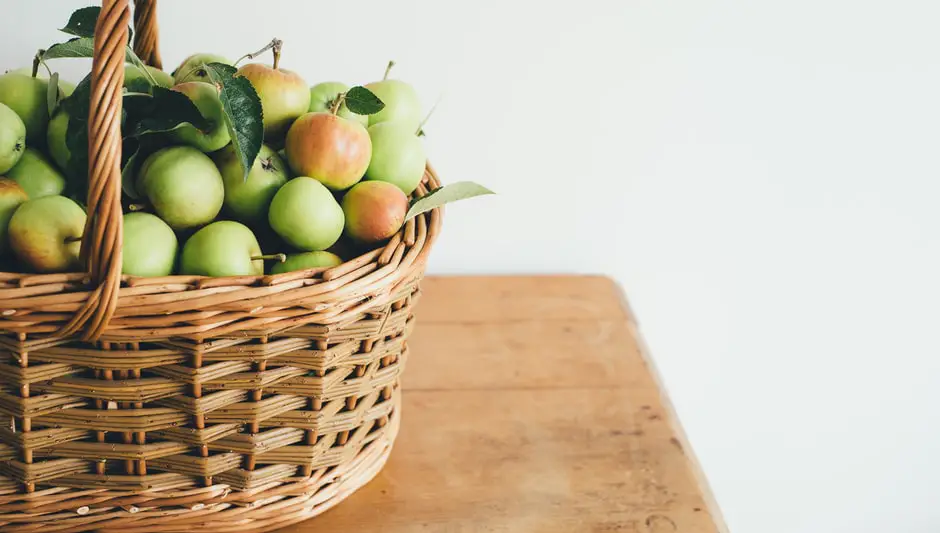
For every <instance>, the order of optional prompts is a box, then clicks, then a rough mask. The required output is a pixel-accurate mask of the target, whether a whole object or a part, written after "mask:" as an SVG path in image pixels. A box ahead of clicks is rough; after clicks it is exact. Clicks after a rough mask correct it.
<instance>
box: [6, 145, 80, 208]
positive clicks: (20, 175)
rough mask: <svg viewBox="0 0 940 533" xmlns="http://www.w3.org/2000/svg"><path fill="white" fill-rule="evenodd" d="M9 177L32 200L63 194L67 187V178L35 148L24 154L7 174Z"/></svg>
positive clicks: (27, 150) (28, 149)
mask: <svg viewBox="0 0 940 533" xmlns="http://www.w3.org/2000/svg"><path fill="white" fill-rule="evenodd" d="M7 177H8V178H10V179H11V180H13V181H15V182H16V183H18V184H19V185H20V187H22V188H23V190H24V191H26V194H28V195H29V198H30V200H35V199H36V198H42V197H43V196H55V195H59V194H62V191H64V190H65V185H66V181H65V176H63V175H62V173H61V172H59V170H58V169H57V168H56V167H55V165H53V164H52V162H50V161H49V160H48V159H46V156H44V155H42V152H40V151H39V150H36V149H34V148H27V149H26V150H25V151H24V152H23V157H21V158H20V162H19V163H17V164H16V166H15V167H13V168H12V169H10V170H9V171H8V172H7Z"/></svg>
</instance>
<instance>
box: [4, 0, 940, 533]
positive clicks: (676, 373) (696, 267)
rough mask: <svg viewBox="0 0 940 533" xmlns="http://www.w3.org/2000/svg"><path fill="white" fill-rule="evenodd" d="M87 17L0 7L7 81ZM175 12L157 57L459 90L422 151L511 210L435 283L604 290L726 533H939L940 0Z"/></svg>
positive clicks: (472, 218)
mask: <svg viewBox="0 0 940 533" xmlns="http://www.w3.org/2000/svg"><path fill="white" fill-rule="evenodd" d="M88 3H93V2H89V1H84V2H80V1H51V0H43V1H40V0H30V1H26V0H20V1H18V2H4V5H3V7H4V16H3V18H2V20H0V51H2V52H0V58H2V60H3V65H0V67H6V68H12V67H20V66H26V65H27V64H28V63H29V60H30V58H31V56H32V53H33V51H34V50H35V49H36V48H39V47H41V46H44V45H48V44H49V43H51V42H53V40H54V39H57V38H59V37H58V34H57V33H56V32H55V31H54V28H57V27H60V26H61V25H63V24H64V22H65V20H66V19H67V17H68V14H69V13H70V11H71V8H73V7H78V6H81V5H86V4H88ZM13 6H16V7H13ZM160 7H161V12H160V22H161V25H162V29H163V46H162V49H163V54H164V58H165V60H166V63H167V67H168V68H172V67H174V66H175V65H176V64H177V63H178V62H179V61H180V60H181V59H182V58H183V57H184V56H185V55H187V54H188V53H191V52H194V51H212V52H221V53H224V54H226V55H230V56H233V57H234V56H238V55H241V54H243V53H247V52H249V51H251V50H252V49H254V48H258V47H260V46H261V45H263V44H264V43H265V42H267V41H268V40H269V39H270V38H271V37H274V36H279V37H281V38H283V39H284V40H285V41H286V46H285V53H284V66H285V67H286V68H291V69H293V70H297V71H299V72H301V73H302V74H303V75H305V77H306V78H307V79H308V81H309V82H310V83H314V82H317V81H324V80H332V79H340V80H347V81H349V82H368V81H372V80H374V79H376V78H378V77H380V76H381V73H382V70H383V67H384V65H385V62H386V61H387V60H388V59H390V58H394V59H395V60H397V61H398V63H399V66H398V67H397V68H396V71H395V74H396V76H397V77H400V78H404V79H406V80H409V81H411V82H413V84H414V85H415V86H416V87H417V88H418V89H419V90H420V93H421V94H422V96H423V98H424V100H425V103H426V104H427V105H428V106H430V104H431V103H433V102H434V101H435V100H436V99H437V98H438V97H439V96H440V95H442V94H443V95H444V100H443V102H442V103H441V105H440V107H439V109H438V111H437V114H436V115H435V116H434V118H433V120H432V122H431V123H430V125H429V126H428V128H427V130H428V132H429V137H428V138H427V146H428V150H429V152H430V154H431V157H432V160H433V162H434V163H435V165H436V166H437V167H438V169H439V171H440V172H441V174H442V175H443V177H444V178H445V179H446V180H447V181H457V180H465V179H472V180H477V181H480V182H482V183H485V184H486V185H489V186H490V187H492V188H493V189H496V190H497V191H498V192H499V193H500V195H499V196H498V197H491V198H485V199H479V200H473V201H472V202H467V203H466V204H462V205H455V206H453V207H452V208H450V209H449V210H448V218H447V220H446V225H445V228H446V232H445V235H444V237H443V239H442V240H441V241H440V243H439V245H438V247H437V249H436V250H435V254H434V256H433V261H432V267H431V270H432V271H433V272H437V273H490V272H493V273H502V272H520V273H527V272H586V273H601V274H607V275H610V276H613V277H615V278H616V279H617V280H618V281H619V282H620V283H621V284H622V285H623V286H624V287H625V288H626V290H627V292H628V293H629V296H630V299H631V301H632V304H633V306H634V308H635V310H636V312H637V314H638V316H639V319H640V322H641V327H642V330H643V331H644V332H645V335H646V337H647V340H648V341H649V344H650V345H651V348H652V351H653V353H654V356H655V358H656V362H657V365H658V366H659V368H660V370H661V372H662V373H663V375H664V377H665V381H666V384H667V387H668V390H669V393H670V395H671V397H672V399H673V401H674V403H675V404H676V407H677V409H678V412H679V415H680V418H681V420H682V423H683V425H684V426H685V428H686V430H687V432H688V434H689V436H690V438H691V441H692V444H693V447H694V448H695V451H696V453H697V454H698V456H699V458H700V460H701V462H702V464H703V467H704V470H705V471H706V473H707V475H708V477H709V478H710V481H711V484H712V486H713V489H714V491H715V493H716V496H717V499H718V501H719V504H720V505H721V507H722V509H723V511H724V514H725V515H726V518H727V521H728V523H729V525H730V528H731V530H732V531H735V532H738V533H751V532H753V533H808V532H819V533H836V532H852V533H862V532H879V533H880V532H884V531H890V532H893V533H903V532H924V533H926V532H936V531H938V530H940V506H937V505H936V495H935V487H936V485H937V481H938V479H940V459H938V454H940V432H938V431H937V425H938V423H940V387H938V386H937V385H938V378H940V358H938V355H940V352H938V347H940V346H938V345H940V340H938V335H937V327H936V326H937V324H938V322H940V276H938V272H940V245H938V240H937V233H938V232H937V228H938V224H940V211H938V210H937V207H936V204H937V202H938V200H940V185H938V182H940V181H938V174H940V157H938V154H940V152H938V147H940V32H938V31H937V21H938V20H940V7H938V5H937V3H936V2H933V1H931V0H923V1H915V0H895V1H892V2H887V1H880V2H875V1H868V0H789V1H786V2H783V1H770V0H674V1H665V0H656V1H654V0H610V1H602V0H580V1H578V2H561V1H557V2H549V1H544V0H543V1H534V0H533V1H510V0H502V1H485V0H474V1H467V2H452V1H442V0H357V1H355V2H329V1H303V2H301V1H283V0H282V1H273V0H267V1H266V2H261V1H260V0H253V1H247V0H240V1H232V0H229V1H222V0H200V1H185V2H184V1H181V0H164V1H162V2H161V4H160ZM65 70H69V69H65ZM71 71H73V72H74V71H76V70H75V68H74V66H73V68H72V69H71ZM76 81H77V77H76Z"/></svg>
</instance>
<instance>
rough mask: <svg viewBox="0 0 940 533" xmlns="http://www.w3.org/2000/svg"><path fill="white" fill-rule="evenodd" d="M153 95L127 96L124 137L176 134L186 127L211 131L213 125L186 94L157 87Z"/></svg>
mask: <svg viewBox="0 0 940 533" xmlns="http://www.w3.org/2000/svg"><path fill="white" fill-rule="evenodd" d="M152 90H153V94H142V93H127V94H125V95H124V110H125V111H127V120H126V122H125V124H124V135H125V136H129V137H140V136H142V135H146V134H148V133H159V132H166V131H173V130H175V129H177V128H179V127H180V126H182V125H183V124H192V125H193V126H195V127H196V128H198V129H201V130H206V129H209V123H208V121H206V119H205V118H204V117H203V116H202V113H200V112H199V109H198V108H196V105H195V104H193V102H192V100H190V99H189V97H187V96H186V95H185V94H183V93H181V92H178V91H173V90H170V89H166V88H163V87H160V86H158V85H155V86H154V87H153V88H152Z"/></svg>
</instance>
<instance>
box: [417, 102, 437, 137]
mask: <svg viewBox="0 0 940 533" xmlns="http://www.w3.org/2000/svg"><path fill="white" fill-rule="evenodd" d="M443 99H444V94H443V93H441V95H440V96H438V97H437V102H434V105H433V106H431V110H430V111H428V114H427V115H425V116H424V120H422V121H421V124H418V129H417V131H415V135H419V134H421V131H422V130H423V129H424V125H425V124H427V123H428V120H430V119H431V115H433V114H434V112H435V111H437V106H438V104H440V103H441V100H443Z"/></svg>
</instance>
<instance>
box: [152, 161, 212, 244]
mask: <svg viewBox="0 0 940 533" xmlns="http://www.w3.org/2000/svg"><path fill="white" fill-rule="evenodd" d="M137 191H138V192H140V193H141V194H143V195H144V196H146V197H147V199H148V200H149V202H150V205H152V206H153V208H154V210H155V211H156V213H157V215H158V216H159V217H160V218H162V219H163V220H165V221H166V223H167V224H169V225H170V227H171V228H173V229H175V230H183V229H188V228H195V227H197V226H202V225H204V224H208V223H209V222H212V220H213V219H215V217H216V215H218V214H219V211H221V209H222V200H223V198H224V196H225V189H224V188H223V186H222V175H221V174H219V169H218V168H216V166H215V163H213V162H212V159H209V156H207V155H206V154H204V153H202V152H200V151H199V150H197V149H195V148H193V147H191V146H172V147H170V148H164V149H162V150H158V151H157V152H154V153H153V154H152V155H151V156H150V157H148V158H147V159H146V161H144V164H143V165H141V167H140V172H139V174H138V176H137Z"/></svg>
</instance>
